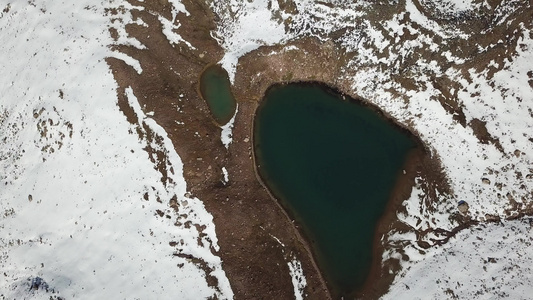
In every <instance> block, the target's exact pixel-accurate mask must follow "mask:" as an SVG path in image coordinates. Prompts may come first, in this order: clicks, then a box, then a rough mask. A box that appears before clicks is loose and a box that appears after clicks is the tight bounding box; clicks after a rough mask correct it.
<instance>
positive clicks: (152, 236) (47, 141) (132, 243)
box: [0, 1, 233, 299]
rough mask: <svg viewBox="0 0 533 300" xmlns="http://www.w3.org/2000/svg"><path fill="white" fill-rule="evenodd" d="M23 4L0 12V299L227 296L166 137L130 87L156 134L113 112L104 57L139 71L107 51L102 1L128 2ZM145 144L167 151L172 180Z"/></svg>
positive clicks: (209, 239) (210, 239) (197, 206)
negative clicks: (142, 135) (147, 135)
mask: <svg viewBox="0 0 533 300" xmlns="http://www.w3.org/2000/svg"><path fill="white" fill-rule="evenodd" d="M31 4H32V5H28V4H27V3H22V2H13V3H11V4H10V5H9V10H7V9H6V10H5V11H4V12H3V13H2V16H1V17H0V27H1V28H2V31H1V32H0V35H1V39H2V41H3V43H2V45H0V48H1V52H2V53H3V55H4V56H3V59H2V62H0V69H2V70H3V73H4V74H10V76H2V77H1V78H0V89H1V92H0V95H2V96H1V98H0V128H2V129H3V130H2V131H0V184H1V185H2V189H1V190H0V207H1V214H0V228H1V231H0V232H1V233H0V272H1V273H2V274H3V279H2V280H1V281H0V295H1V298H8V299H11V298H17V299H19V298H25V299H30V298H35V299H43V298H49V297H52V296H54V297H58V296H61V297H63V298H67V299H69V298H81V299H109V298H112V299H117V298H127V299H133V298H137V299H151V298H159V299H162V298H169V297H175V298H180V299H198V298H209V297H218V298H219V299H228V298H232V297H233V293H232V291H231V287H230V285H229V281H228V279H227V278H226V276H225V273H224V271H223V270H222V262H221V260H220V258H219V257H218V256H217V255H216V251H218V244H217V238H216V235H215V230H214V224H213V222H212V217H211V215H210V214H209V213H208V212H207V211H206V210H205V207H204V206H203V204H202V202H201V201H200V200H199V199H197V198H191V197H187V196H185V194H186V191H187V186H186V183H185V181H184V179H183V175H182V168H183V165H182V162H181V160H180V158H179V156H178V155H177V153H176V152H175V150H174V146H173V145H172V142H171V141H170V139H169V138H168V137H167V135H166V133H165V132H164V131H163V129H162V128H161V127H160V126H159V125H157V124H156V123H155V121H154V120H153V119H151V118H149V117H148V116H146V115H145V114H143V113H142V109H141V108H140V107H139V106H138V103H137V101H136V99H135V97H134V95H133V92H132V91H131V90H130V89H128V91H127V95H128V101H129V103H130V105H132V107H134V108H135V111H136V113H137V117H138V119H139V124H140V123H141V122H144V124H146V125H147V127H146V128H149V129H150V130H151V131H153V132H154V134H155V136H156V137H158V140H159V141H161V142H159V143H155V142H154V141H148V140H146V139H141V140H140V139H139V136H138V135H137V134H136V133H135V132H136V128H138V127H137V126H138V125H136V124H130V123H128V122H127V121H126V118H125V116H124V115H123V114H122V113H121V112H120V111H119V109H118V106H117V96H116V89H117V86H116V83H115V82H114V79H113V76H112V74H111V72H110V70H109V67H108V66H107V65H106V63H105V60H104V59H105V58H106V57H117V58H119V59H123V60H125V61H126V62H127V63H128V64H131V65H133V66H134V67H136V69H137V71H138V72H142V69H141V68H140V66H138V65H137V63H138V62H136V61H133V60H130V58H129V57H126V56H121V55H120V54H117V53H115V52H112V51H111V50H110V49H109V48H108V47H107V46H108V45H110V44H111V43H113V41H112V40H111V37H109V35H108V26H110V25H111V21H110V19H109V17H106V16H105V13H104V8H106V7H109V5H117V6H118V5H124V6H125V7H127V5H126V4H124V3H115V2H114V3H112V4H109V3H107V2H105V3H99V4H97V5H95V4H94V1H75V2H68V3H53V2H43V1H36V2H32V3H31ZM4 6H5V4H4ZM147 130H148V129H147ZM148 144H154V145H153V147H158V149H160V150H161V151H164V152H165V153H166V155H167V157H166V158H167V159H166V160H167V162H166V166H165V168H166V170H167V171H168V174H169V177H171V179H172V182H170V181H169V182H166V183H163V182H162V181H161V173H159V172H158V171H157V169H156V168H155V165H157V163H158V162H153V161H151V160H150V157H149V155H148V154H147V152H145V151H144V150H143V149H144V148H145V147H146V146H147V145H148ZM145 197H146V199H145ZM171 199H176V204H177V207H178V212H175V211H174V209H173V208H171V207H170V206H169V202H170V200H171ZM158 200H159V201H158ZM159 212H161V213H162V215H164V216H162V217H160V216H159ZM196 225H198V226H196ZM202 228H203V229H202ZM190 257H193V258H197V259H198V260H199V261H201V262H202V264H205V266H207V268H203V267H202V264H196V263H195V262H194V261H193V260H191V259H190ZM207 276H210V277H214V278H215V279H216V281H217V282H218V284H217V285H216V286H210V285H208V283H207ZM32 282H33V283H35V282H39V283H40V285H39V288H38V289H37V290H33V289H30V287H31V285H32ZM191 291H194V292H193V293H191Z"/></svg>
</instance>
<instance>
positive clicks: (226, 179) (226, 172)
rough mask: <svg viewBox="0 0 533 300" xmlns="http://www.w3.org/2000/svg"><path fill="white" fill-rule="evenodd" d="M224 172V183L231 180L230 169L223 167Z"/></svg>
mask: <svg viewBox="0 0 533 300" xmlns="http://www.w3.org/2000/svg"><path fill="white" fill-rule="evenodd" d="M222 174H224V184H226V183H228V182H229V175H228V170H226V167H222Z"/></svg>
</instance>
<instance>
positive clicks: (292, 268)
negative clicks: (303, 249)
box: [287, 258, 307, 300]
mask: <svg viewBox="0 0 533 300" xmlns="http://www.w3.org/2000/svg"><path fill="white" fill-rule="evenodd" d="M287 264H288V266H289V274H290V275H291V280H292V285H293V286H294V297H295V299H296V300H303V299H304V297H305V295H304V289H305V287H306V286H307V280H306V279H305V276H304V271H303V269H302V264H301V263H300V261H299V260H297V259H296V258H293V259H292V260H291V261H289V262H288V263H287Z"/></svg>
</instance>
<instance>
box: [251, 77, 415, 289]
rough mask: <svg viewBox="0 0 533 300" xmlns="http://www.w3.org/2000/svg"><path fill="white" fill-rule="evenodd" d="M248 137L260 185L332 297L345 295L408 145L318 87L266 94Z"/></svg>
mask: <svg viewBox="0 0 533 300" xmlns="http://www.w3.org/2000/svg"><path fill="white" fill-rule="evenodd" d="M254 137H255V138H254V141H255V145H254V146H255V153H256V158H257V164H258V166H259V167H258V169H259V173H260V175H261V177H262V178H263V180H264V182H265V183H266V184H267V186H268V187H269V188H270V189H271V191H272V192H273V193H274V195H276V197H277V198H278V199H280V201H281V203H282V205H283V206H284V207H285V208H286V209H287V210H288V211H289V213H290V214H291V215H292V216H293V217H295V218H296V220H297V221H298V222H299V223H300V224H301V225H302V227H303V229H304V233H305V234H306V236H307V237H308V238H309V239H310V240H311V243H312V246H313V248H314V250H315V255H316V257H317V260H318V264H319V267H320V268H321V269H322V271H323V273H324V275H325V277H326V280H327V281H328V283H329V284H330V285H331V286H332V288H333V290H334V292H335V293H336V294H337V295H336V296H344V295H351V294H352V293H353V292H354V291H356V290H357V289H358V288H360V287H361V286H362V285H363V284H364V282H365V279H366V278H367V276H368V273H369V270H370V266H371V261H372V246H373V238H374V232H375V228H376V225H377V222H378V219H379V218H380V217H381V215H382V214H383V212H384V209H385V206H386V204H387V202H388V200H389V197H390V193H391V190H392V188H393V186H394V184H395V181H396V178H397V176H398V175H399V173H400V172H401V170H402V166H403V163H404V160H405V158H406V156H407V153H408V152H409V150H411V149H412V148H414V147H415V146H416V144H415V142H414V140H412V139H411V138H410V137H409V135H408V134H407V133H405V132H404V131H402V130H400V129H399V128H398V127H396V126H394V125H392V124H391V123H390V122H388V121H386V120H384V119H383V118H382V117H380V116H379V115H378V114H377V113H376V112H375V111H373V110H372V109H370V108H368V107H366V106H363V105H361V104H358V103H354V102H348V101H343V100H342V99H341V98H340V96H339V95H338V94H335V93H334V92H332V91H331V90H330V89H328V88H326V87H324V86H321V85H317V84H289V85H277V86H274V87H272V88H271V89H269V90H268V91H267V93H266V95H265V99H263V102H262V104H261V106H260V107H259V109H258V111H257V114H256V118H255V129H254Z"/></svg>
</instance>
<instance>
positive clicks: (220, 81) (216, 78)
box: [200, 65, 237, 125]
mask: <svg viewBox="0 0 533 300" xmlns="http://www.w3.org/2000/svg"><path fill="white" fill-rule="evenodd" d="M200 93H201V94H202V98H204V99H205V101H206V102H207V105H208V106H209V109H210V111H211V115H212V116H213V118H214V119H215V121H216V122H217V123H218V124H220V125H224V124H226V123H227V122H228V121H229V120H231V117H233V114H234V113H235V109H236V106H237V104H236V101H235V98H234V97H233V94H232V93H231V83H230V81H229V78H228V73H227V72H226V70H224V69H223V68H222V67H221V66H219V65H211V66H209V67H207V68H206V69H205V70H204V72H203V73H202V75H201V76H200Z"/></svg>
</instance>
